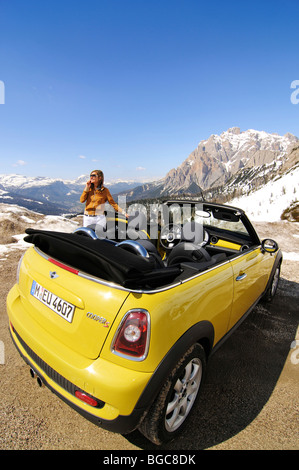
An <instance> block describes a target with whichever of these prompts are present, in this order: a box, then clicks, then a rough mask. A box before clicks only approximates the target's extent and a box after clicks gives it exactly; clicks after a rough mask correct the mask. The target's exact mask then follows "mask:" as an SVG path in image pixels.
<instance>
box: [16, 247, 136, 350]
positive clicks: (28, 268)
mask: <svg viewBox="0 0 299 470" xmlns="http://www.w3.org/2000/svg"><path fill="white" fill-rule="evenodd" d="M50 259H51V257H49V256H47V255H44V254H43V253H41V252H39V251H38V250H36V249H35V248H33V247H32V248H30V249H29V250H28V251H27V252H26V254H25V256H24V258H23V261H22V264H21V268H20V276H19V289H20V294H21V301H22V303H23V306H24V310H25V312H26V314H27V315H30V316H31V317H32V318H33V319H34V321H36V322H37V323H38V324H39V325H40V326H41V327H42V328H44V329H45V330H46V331H47V332H48V333H49V334H51V335H52V336H53V337H54V338H55V339H57V340H59V341H60V342H61V343H63V344H65V345H66V346H68V347H69V348H71V349H72V350H74V351H76V352H77V353H79V354H81V355H83V356H85V357H88V358H91V359H95V358H96V357H98V356H99V354H100V352H101V349H102V347H103V344H104V342H105V340H106V338H107V335H108V332H109V330H110V328H111V325H112V324H113V322H114V320H115V318H116V316H117V314H118V312H119V310H120V308H121V306H122V305H123V303H124V301H125V300H126V298H127V296H128V294H129V293H128V292H127V291H125V290H123V289H120V288H117V286H116V287H113V285H108V284H107V283H101V282H97V280H96V279H95V278H92V276H90V277H89V278H87V277H86V276H82V273H80V271H78V270H77V269H73V268H72V267H69V266H65V265H64V264H63V263H61V262H56V260H55V259H52V261H50ZM54 263H55V264H54ZM99 281H100V280H99Z"/></svg>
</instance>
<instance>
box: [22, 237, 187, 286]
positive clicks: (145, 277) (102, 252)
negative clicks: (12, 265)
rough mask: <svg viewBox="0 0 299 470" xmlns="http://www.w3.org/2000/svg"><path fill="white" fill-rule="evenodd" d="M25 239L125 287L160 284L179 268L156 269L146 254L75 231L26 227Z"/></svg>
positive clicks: (166, 282)
mask: <svg viewBox="0 0 299 470" xmlns="http://www.w3.org/2000/svg"><path fill="white" fill-rule="evenodd" d="M26 233H27V234H28V235H27V236H26V237H25V238H24V240H25V241H26V242H28V243H32V244H34V245H35V246H36V247H37V248H39V249H40V250H41V251H42V252H43V253H45V254H47V255H48V256H50V257H52V258H55V259H56V260H58V261H61V262H63V263H65V264H67V265H69V266H72V267H74V268H76V269H78V270H80V271H83V272H85V273H87V274H90V275H92V276H96V277H98V278H100V279H104V280H107V281H111V282H115V283H117V284H120V285H122V286H125V287H131V288H138V287H146V286H148V287H157V286H161V285H165V284H168V283H170V282H172V280H173V279H174V278H175V277H176V276H177V275H178V274H180V272H181V271H180V269H179V268H177V267H175V268H159V269H156V263H155V260H154V259H153V258H151V257H149V258H145V257H142V256H139V255H136V254H134V253H131V252H129V251H127V250H124V249H122V248H121V247H117V246H115V245H114V244H113V243H110V242H109V240H105V239H99V240H93V239H91V238H89V237H84V236H82V235H78V234H76V233H64V232H52V231H46V230H35V229H27V230H26Z"/></svg>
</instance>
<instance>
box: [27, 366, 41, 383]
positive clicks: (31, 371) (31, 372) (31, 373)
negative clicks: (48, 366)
mask: <svg viewBox="0 0 299 470" xmlns="http://www.w3.org/2000/svg"><path fill="white" fill-rule="evenodd" d="M29 372H30V375H31V377H32V378H33V379H35V378H36V381H37V384H38V386H39V387H42V386H43V381H42V379H41V378H40V377H39V376H38V375H37V373H36V372H35V370H34V369H32V368H31V367H30V371H29Z"/></svg>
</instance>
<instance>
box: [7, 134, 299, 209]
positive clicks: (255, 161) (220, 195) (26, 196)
mask: <svg viewBox="0 0 299 470" xmlns="http://www.w3.org/2000/svg"><path fill="white" fill-rule="evenodd" d="M298 164H299V139H298V138H297V137H295V136H294V135H292V134H289V133H288V134H285V135H284V136H279V135H278V134H269V133H267V132H264V131H256V130H253V129H249V130H247V131H244V132H241V131H240V129H239V128H238V127H233V128H231V129H228V130H227V131H225V132H222V134H220V135H215V134H213V135H211V136H210V137H209V138H208V139H207V140H202V141H201V142H200V143H199V144H198V146H197V148H196V149H195V150H194V151H193V152H192V153H191V154H190V155H189V156H188V157H187V158H186V159H185V160H184V161H183V162H182V164H181V165H180V166H179V167H178V168H174V169H172V170H170V171H169V172H168V173H167V175H166V176H165V177H164V178H162V179H161V180H159V181H155V182H151V183H145V184H142V185H140V183H138V182H124V181H119V182H116V183H113V184H112V183H110V184H109V183H107V184H106V186H107V187H108V188H109V190H110V192H111V194H113V195H114V196H116V195H117V194H122V195H125V196H126V197H127V200H128V201H135V200H139V199H155V198H161V197H168V196H171V197H174V196H180V195H187V196H195V195H196V196H197V195H202V194H203V196H204V197H205V199H207V200H209V199H218V200H220V201H222V202H225V201H226V200H229V199H231V198H232V197H236V196H240V195H242V194H248V193H249V192H250V191H252V190H255V189H258V188H259V187H260V186H262V185H263V184H265V183H266V182H267V181H269V180H271V179H273V178H275V177H277V175H281V174H283V173H284V172H285V171H288V170H289V169H290V168H292V167H294V166H296V165H298ZM87 179H88V176H87V175H83V176H80V177H79V178H77V179H76V180H74V181H67V180H62V179H53V178H47V177H35V178H34V177H31V178H30V177H25V176H20V175H0V203H1V202H3V203H9V204H17V205H20V206H23V207H26V208H28V209H31V210H34V211H36V212H40V213H43V214H53V215H55V214H59V215H60V214H63V213H68V212H69V213H76V212H82V210H83V205H82V204H80V202H79V198H80V195H81V193H82V190H83V187H84V184H85V182H86V180H87Z"/></svg>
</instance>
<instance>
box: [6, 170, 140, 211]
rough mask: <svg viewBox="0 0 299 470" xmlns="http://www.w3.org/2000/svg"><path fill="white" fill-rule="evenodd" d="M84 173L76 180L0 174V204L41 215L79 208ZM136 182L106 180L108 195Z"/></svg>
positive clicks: (127, 187)
mask: <svg viewBox="0 0 299 470" xmlns="http://www.w3.org/2000/svg"><path fill="white" fill-rule="evenodd" d="M88 178H89V176H88V175H82V176H80V177H78V178H77V179H76V180H73V181H72V180H62V179H54V178H47V177H26V176H21V175H0V203H1V202H2V203H7V204H17V205H19V206H23V207H26V208H27V209H30V210H33V211H35V212H40V213H42V214H53V215H61V214H64V213H77V212H82V211H83V208H84V206H83V204H81V203H80V201H79V199H80V196H81V194H82V191H83V188H84V186H85V183H86V181H87V180H88ZM139 184H140V183H138V182H126V181H118V182H114V183H107V184H106V186H107V187H108V188H109V190H110V192H111V194H112V195H116V194H118V193H120V192H123V191H127V190H130V189H132V188H134V187H136V186H138V185H139Z"/></svg>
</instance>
